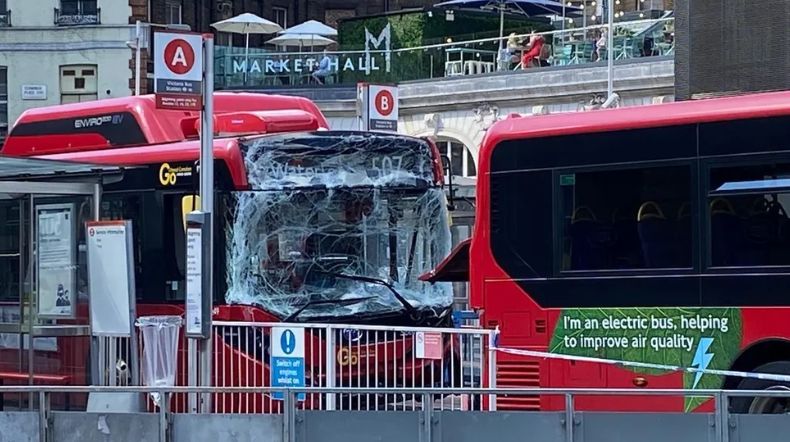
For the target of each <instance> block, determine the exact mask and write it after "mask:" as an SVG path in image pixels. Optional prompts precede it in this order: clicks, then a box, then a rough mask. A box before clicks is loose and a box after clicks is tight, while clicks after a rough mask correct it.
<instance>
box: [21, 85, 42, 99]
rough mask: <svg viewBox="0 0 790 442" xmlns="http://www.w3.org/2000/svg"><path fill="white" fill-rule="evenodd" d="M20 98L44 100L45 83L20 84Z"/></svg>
mask: <svg viewBox="0 0 790 442" xmlns="http://www.w3.org/2000/svg"><path fill="white" fill-rule="evenodd" d="M22 99H23V100H46V99H47V85H45V84H23V85H22Z"/></svg>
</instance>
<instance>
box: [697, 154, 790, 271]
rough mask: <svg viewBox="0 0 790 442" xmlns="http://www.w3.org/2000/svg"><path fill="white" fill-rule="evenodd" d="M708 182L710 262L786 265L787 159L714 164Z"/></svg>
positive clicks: (789, 245) (789, 242)
mask: <svg viewBox="0 0 790 442" xmlns="http://www.w3.org/2000/svg"><path fill="white" fill-rule="evenodd" d="M709 186H710V187H709V189H710V194H709V195H708V211H707V212H708V216H709V223H710V224H709V225H710V249H709V250H710V264H711V265H712V266H714V267H736V266H737V267H742V266H786V265H790V219H788V216H787V212H786V208H788V207H790V163H781V162H776V159H775V158H771V159H769V160H768V161H767V162H766V164H750V165H740V166H731V165H728V166H724V167H713V168H711V170H710V174H709Z"/></svg>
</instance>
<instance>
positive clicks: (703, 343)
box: [691, 338, 714, 389]
mask: <svg viewBox="0 0 790 442" xmlns="http://www.w3.org/2000/svg"><path fill="white" fill-rule="evenodd" d="M712 344H713V338H700V340H699V345H697V353H696V354H695V355H694V360H693V361H691V366H692V367H697V368H699V369H700V370H705V369H706V368H708V364H710V361H711V359H713V356H714V353H708V349H709V348H710V346H711V345H712ZM702 374H703V373H702V372H701V371H698V372H696V376H695V377H694V385H692V386H691V388H692V389H694V388H697V384H699V380H700V379H701V378H702Z"/></svg>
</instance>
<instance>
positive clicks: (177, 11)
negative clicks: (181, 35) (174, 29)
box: [165, 0, 183, 25]
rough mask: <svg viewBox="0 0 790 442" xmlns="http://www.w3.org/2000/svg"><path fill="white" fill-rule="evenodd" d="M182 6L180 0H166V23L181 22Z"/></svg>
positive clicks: (176, 23) (177, 23)
mask: <svg viewBox="0 0 790 442" xmlns="http://www.w3.org/2000/svg"><path fill="white" fill-rule="evenodd" d="M182 6H183V4H182V1H181V0H167V3H165V8H166V9H167V24H169V25H180V24H183V21H182V20H183V12H182Z"/></svg>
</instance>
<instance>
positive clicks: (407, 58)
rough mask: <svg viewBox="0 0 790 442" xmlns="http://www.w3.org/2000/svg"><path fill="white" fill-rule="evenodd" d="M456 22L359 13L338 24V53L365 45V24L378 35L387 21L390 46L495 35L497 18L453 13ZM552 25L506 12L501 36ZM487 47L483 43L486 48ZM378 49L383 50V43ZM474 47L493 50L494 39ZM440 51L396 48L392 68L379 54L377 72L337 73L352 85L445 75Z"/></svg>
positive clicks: (423, 15) (420, 14)
mask: <svg viewBox="0 0 790 442" xmlns="http://www.w3.org/2000/svg"><path fill="white" fill-rule="evenodd" d="M454 17H455V20H453V21H447V20H446V19H445V12H444V11H443V10H437V9H434V10H431V13H430V14H429V12H428V11H417V12H410V13H404V14H391V15H386V16H375V17H367V18H365V17H360V18H354V19H348V20H344V21H342V22H341V23H340V26H339V28H338V44H339V47H340V51H361V50H363V49H364V48H365V28H367V29H368V30H369V31H370V33H371V34H373V36H374V37H376V38H378V36H379V34H380V33H381V31H382V30H383V29H384V28H385V27H386V26H387V24H389V25H390V32H391V39H390V47H391V49H402V48H412V47H417V46H425V45H431V44H437V43H444V42H445V41H446V40H447V38H452V39H453V41H466V40H474V39H482V38H494V37H498V36H499V16H498V15H496V14H491V13H480V12H471V11H455V12H454ZM551 29H553V28H552V26H551V24H550V23H549V22H548V20H547V19H529V18H526V17H524V18H517V17H515V16H512V15H511V16H508V17H506V19H505V34H506V35H507V34H509V33H510V32H516V33H519V34H522V33H528V32H530V31H536V32H543V31H548V30H551ZM489 45H490V47H487V46H489ZM379 49H383V46H382V47H381V48H379ZM479 49H486V50H496V49H497V46H496V44H494V43H490V44H487V45H479ZM358 59H359V56H355V57H354V64H355V65H359V60H358ZM444 61H445V54H444V50H442V49H432V50H426V51H420V52H400V53H393V54H392V55H391V64H390V66H391V70H390V72H389V73H387V72H386V71H385V60H384V56H383V55H381V54H377V55H376V65H377V66H378V67H379V70H378V71H373V72H371V74H370V75H366V74H365V72H359V71H350V70H349V71H343V70H342V65H341V71H340V74H339V77H340V81H341V82H343V83H355V82H357V81H370V82H400V81H408V80H416V79H425V78H430V77H431V70H432V69H433V75H434V76H442V75H443V74H444Z"/></svg>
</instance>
